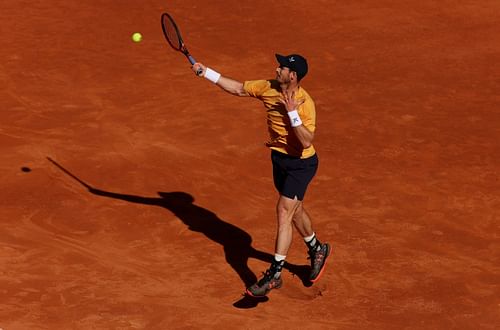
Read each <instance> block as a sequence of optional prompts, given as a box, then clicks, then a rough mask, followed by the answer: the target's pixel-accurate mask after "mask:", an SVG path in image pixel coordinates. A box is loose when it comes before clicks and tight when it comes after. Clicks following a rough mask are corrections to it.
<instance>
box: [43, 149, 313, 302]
mask: <svg viewBox="0 0 500 330" xmlns="http://www.w3.org/2000/svg"><path fill="white" fill-rule="evenodd" d="M47 158H48V160H49V161H50V162H52V163H53V164H54V165H55V166H57V167H58V168H59V169H60V170H62V171H63V172H65V173H66V174H67V175H69V176H70V177H72V178H73V179H75V180H76V181H78V182H79V183H80V184H81V185H83V186H84V187H85V188H86V189H87V190H88V191H89V192H90V193H92V194H94V195H97V196H102V197H107V198H113V199H119V200H123V201H127V202H130V203H136V204H144V205H152V206H160V207H163V208H165V209H167V210H169V211H170V212H172V213H173V214H174V215H175V216H176V217H177V218H178V219H180V220H181V221H182V222H183V223H184V224H185V225H186V226H188V228H189V230H192V231H195V232H199V233H202V234H203V235H205V236H206V237H207V238H209V239H210V240H212V241H213V242H215V243H218V244H220V245H221V246H222V248H223V249H224V255H225V258H226V261H227V263H228V264H229V265H230V266H231V267H232V268H233V269H234V270H235V271H236V273H237V274H238V275H239V277H240V278H241V280H242V281H243V283H244V284H245V286H247V287H248V286H250V285H252V284H253V283H255V282H256V281H257V277H256V275H255V274H254V273H253V272H252V271H251V270H250V268H249V267H248V259H250V258H254V259H258V260H261V261H264V262H267V263H271V261H272V260H273V256H272V255H271V254H269V253H266V252H263V251H259V250H257V249H255V248H254V247H253V246H252V237H251V236H250V235H249V234H248V233H247V232H246V231H244V230H242V229H241V228H239V227H237V226H235V225H233V224H230V223H228V222H226V221H224V220H222V219H221V218H219V217H218V216H217V215H216V214H215V213H214V212H212V211H210V210H207V209H205V208H203V207H201V206H198V205H196V204H195V203H194V198H193V196H191V195H190V194H188V193H186V192H182V191H174V192H158V197H145V196H137V195H130V194H121V193H115V192H110V191H104V190H101V189H97V188H94V187H92V186H90V185H89V184H87V183H86V182H84V181H82V180H81V179H79V178H78V177H76V176H75V175H73V174H72V173H71V172H69V171H68V170H66V169H65V168H63V167H62V166H61V165H59V164H58V163H57V162H55V161H54V160H52V159H51V158H49V157H47ZM284 268H285V269H287V270H288V271H290V272H291V273H292V274H293V275H295V276H298V277H299V278H300V279H301V281H302V283H303V284H304V285H305V286H310V285H311V283H310V282H309V280H308V275H309V274H308V272H309V266H299V265H293V264H290V263H286V264H285V266H284ZM266 300H267V299H265V298H264V299H261V300H256V299H248V298H246V297H245V298H243V299H241V300H240V301H238V302H236V303H235V304H234V306H235V307H238V308H250V307H255V305H256V304H258V302H262V301H266Z"/></svg>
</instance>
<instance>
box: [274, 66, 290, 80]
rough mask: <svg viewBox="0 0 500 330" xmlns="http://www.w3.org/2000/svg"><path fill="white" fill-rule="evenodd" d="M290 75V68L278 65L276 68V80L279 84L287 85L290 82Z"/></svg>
mask: <svg viewBox="0 0 500 330" xmlns="http://www.w3.org/2000/svg"><path fill="white" fill-rule="evenodd" d="M291 74H292V71H290V68H287V67H286V66H282V65H280V66H279V67H277V68H276V80H277V81H278V82H279V83H289V82H290V81H291V79H290V78H291V77H290V75H291Z"/></svg>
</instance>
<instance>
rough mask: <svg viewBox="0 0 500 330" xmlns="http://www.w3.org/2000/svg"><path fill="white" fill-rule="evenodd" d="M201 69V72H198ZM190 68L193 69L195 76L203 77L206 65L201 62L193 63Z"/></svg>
mask: <svg viewBox="0 0 500 330" xmlns="http://www.w3.org/2000/svg"><path fill="white" fill-rule="evenodd" d="M200 69H201V72H200V73H198V72H199V71H200ZM191 70H193V72H194V74H195V75H197V76H200V77H203V76H204V75H205V71H206V70H207V67H206V66H204V65H203V64H201V63H195V64H193V66H192V67H191Z"/></svg>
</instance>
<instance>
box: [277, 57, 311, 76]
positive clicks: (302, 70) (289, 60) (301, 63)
mask: <svg viewBox="0 0 500 330" xmlns="http://www.w3.org/2000/svg"><path fill="white" fill-rule="evenodd" d="M275 56H276V59H277V60H278V63H279V64H280V65H281V66H284V67H287V68H289V69H290V70H292V71H295V72H296V73H297V78H298V80H301V79H302V78H304V76H305V75H306V74H307V61H306V59H305V58H304V57H302V56H300V55H298V54H291V55H287V56H283V55H280V54H276V55H275Z"/></svg>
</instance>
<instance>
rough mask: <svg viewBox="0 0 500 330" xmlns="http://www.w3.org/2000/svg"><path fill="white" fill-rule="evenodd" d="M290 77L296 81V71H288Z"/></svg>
mask: <svg viewBox="0 0 500 330" xmlns="http://www.w3.org/2000/svg"><path fill="white" fill-rule="evenodd" d="M290 79H291V80H294V81H297V72H295V71H290Z"/></svg>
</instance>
